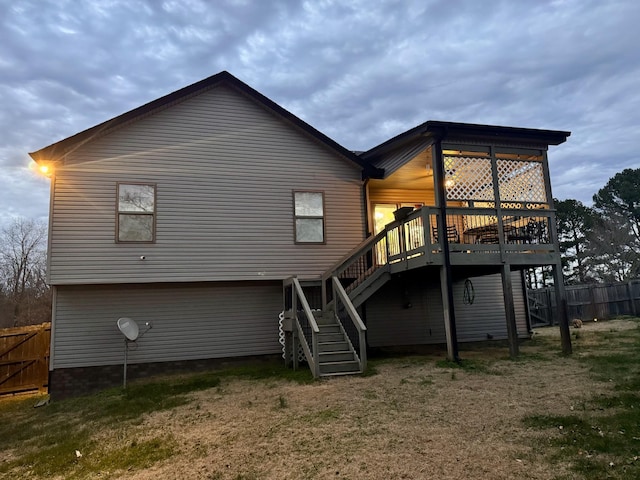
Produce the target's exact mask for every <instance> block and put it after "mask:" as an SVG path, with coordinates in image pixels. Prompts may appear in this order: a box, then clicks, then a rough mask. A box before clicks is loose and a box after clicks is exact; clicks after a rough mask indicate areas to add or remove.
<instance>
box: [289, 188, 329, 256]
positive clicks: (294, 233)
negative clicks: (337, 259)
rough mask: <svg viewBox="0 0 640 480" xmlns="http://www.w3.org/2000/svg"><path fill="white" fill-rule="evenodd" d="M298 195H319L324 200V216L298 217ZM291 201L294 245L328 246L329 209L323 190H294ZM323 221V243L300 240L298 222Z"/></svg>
mask: <svg viewBox="0 0 640 480" xmlns="http://www.w3.org/2000/svg"><path fill="white" fill-rule="evenodd" d="M298 193H319V194H320V196H321V198H322V215H321V216H318V215H297V214H296V194H298ZM291 199H292V202H293V243H294V244H295V245H326V243H327V232H326V222H327V209H326V206H325V205H326V204H325V194H324V191H323V190H293V192H292V195H291ZM298 219H304V220H321V221H322V241H321V242H305V241H299V240H298V227H297V223H298V222H297V220H298Z"/></svg>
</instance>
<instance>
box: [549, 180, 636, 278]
mask: <svg viewBox="0 0 640 480" xmlns="http://www.w3.org/2000/svg"><path fill="white" fill-rule="evenodd" d="M554 203H555V207H556V210H557V225H558V237H559V242H560V253H561V256H562V266H563V273H564V277H565V283H569V284H580V283H596V282H623V281H627V280H630V279H634V278H638V277H639V276H640V168H638V169H630V168H629V169H626V170H623V171H622V172H620V173H617V174H616V175H614V176H613V177H612V178H611V179H609V181H608V182H607V184H606V185H605V186H604V187H603V188H601V189H600V190H599V191H598V193H596V194H595V195H594V196H593V206H592V207H589V206H586V205H584V204H583V203H582V202H580V201H578V200H574V199H567V200H555V202H554Z"/></svg>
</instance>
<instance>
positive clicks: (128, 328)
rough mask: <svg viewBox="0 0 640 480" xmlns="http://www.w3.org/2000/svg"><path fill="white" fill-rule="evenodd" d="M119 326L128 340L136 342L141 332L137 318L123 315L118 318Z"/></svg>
mask: <svg viewBox="0 0 640 480" xmlns="http://www.w3.org/2000/svg"><path fill="white" fill-rule="evenodd" d="M118 328H119V329H120V331H121V332H122V334H123V335H124V336H125V337H127V340H130V341H132V342H135V341H136V339H137V338H138V334H139V333H140V329H139V328H138V324H137V323H136V322H135V320H131V319H130V318H126V317H122V318H119V319H118Z"/></svg>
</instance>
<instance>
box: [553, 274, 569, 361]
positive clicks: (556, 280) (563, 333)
mask: <svg viewBox="0 0 640 480" xmlns="http://www.w3.org/2000/svg"><path fill="white" fill-rule="evenodd" d="M553 286H554V289H555V292H556V305H557V309H556V317H557V318H556V319H557V321H558V325H560V341H561V342H562V353H564V354H565V355H569V354H571V332H570V331H569V316H568V313H567V292H566V290H565V288H564V278H563V275H562V264H561V263H560V262H557V263H556V264H554V265H553Z"/></svg>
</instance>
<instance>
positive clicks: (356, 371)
mask: <svg viewBox="0 0 640 480" xmlns="http://www.w3.org/2000/svg"><path fill="white" fill-rule="evenodd" d="M360 373H361V372H360V370H353V371H352V370H349V371H347V372H332V373H320V376H321V377H340V376H342V375H359V374H360Z"/></svg>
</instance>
